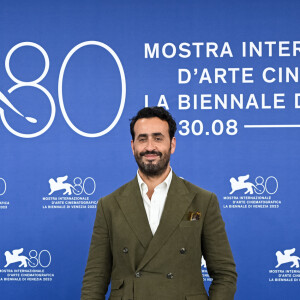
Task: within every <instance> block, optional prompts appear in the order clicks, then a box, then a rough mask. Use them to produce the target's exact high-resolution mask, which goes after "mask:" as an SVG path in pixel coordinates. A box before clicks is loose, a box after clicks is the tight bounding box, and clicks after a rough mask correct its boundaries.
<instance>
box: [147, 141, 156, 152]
mask: <svg viewBox="0 0 300 300" xmlns="http://www.w3.org/2000/svg"><path fill="white" fill-rule="evenodd" d="M155 147H156V146H155V143H154V141H153V140H152V139H148V141H147V144H146V148H145V149H146V150H147V151H152V150H155Z"/></svg>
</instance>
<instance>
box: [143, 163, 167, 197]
mask: <svg viewBox="0 0 300 300" xmlns="http://www.w3.org/2000/svg"><path fill="white" fill-rule="evenodd" d="M172 173H173V172H172V168H171V167H170V172H169V175H168V176H167V178H166V179H165V180H164V181H163V182H162V183H160V184H159V185H157V186H156V187H155V188H154V190H156V189H157V188H160V187H166V190H167V191H168V190H169V187H170V184H171V181H172ZM137 179H138V183H139V187H140V191H141V193H142V194H144V193H147V192H148V186H147V184H146V183H145V182H144V181H143V179H142V178H141V176H140V174H139V170H137Z"/></svg>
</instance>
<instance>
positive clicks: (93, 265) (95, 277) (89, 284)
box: [81, 199, 112, 300]
mask: <svg viewBox="0 0 300 300" xmlns="http://www.w3.org/2000/svg"><path fill="white" fill-rule="evenodd" d="M111 268H112V254H111V247H110V240H109V230H108V226H107V223H106V219H105V215H104V210H103V205H102V200H101V199H100V200H99V202H98V208H97V214H96V219H95V224H94V229H93V234H92V241H91V245H90V250H89V256H88V261H87V265H86V269H85V274H84V277H83V285H82V289H81V300H105V294H106V292H107V289H108V285H109V282H110V277H111Z"/></svg>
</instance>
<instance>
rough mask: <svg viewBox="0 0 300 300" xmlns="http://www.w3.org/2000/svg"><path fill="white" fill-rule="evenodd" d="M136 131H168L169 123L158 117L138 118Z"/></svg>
mask: <svg viewBox="0 0 300 300" xmlns="http://www.w3.org/2000/svg"><path fill="white" fill-rule="evenodd" d="M134 131H135V133H149V134H151V133H154V132H156V133H157V132H161V133H165V134H166V133H168V131H169V124H168V122H167V121H164V120H161V119H159V118H157V117H154V118H142V119H138V120H137V121H136V123H135V125H134Z"/></svg>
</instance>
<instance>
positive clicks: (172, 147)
mask: <svg viewBox="0 0 300 300" xmlns="http://www.w3.org/2000/svg"><path fill="white" fill-rule="evenodd" d="M175 148H176V138H175V137H173V138H172V140H171V154H173V153H174V152H175Z"/></svg>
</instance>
